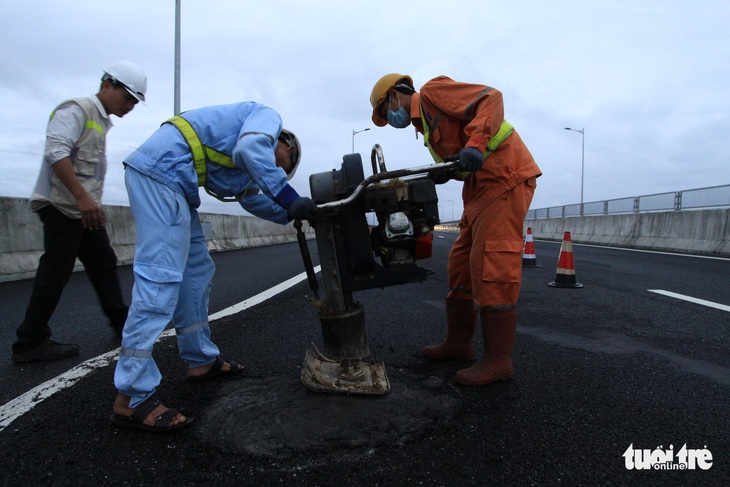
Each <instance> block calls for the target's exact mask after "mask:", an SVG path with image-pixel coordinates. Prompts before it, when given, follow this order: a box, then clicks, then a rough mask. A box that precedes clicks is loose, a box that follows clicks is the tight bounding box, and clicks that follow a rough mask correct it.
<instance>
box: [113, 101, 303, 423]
mask: <svg viewBox="0 0 730 487" xmlns="http://www.w3.org/2000/svg"><path fill="white" fill-rule="evenodd" d="M300 160H301V147H300V144H299V140H298V139H297V137H296V136H295V135H294V134H293V133H292V132H290V131H288V130H286V129H284V128H283V127H282V121H281V117H280V116H279V114H278V113H277V112H276V111H274V110H273V109H271V108H269V107H266V106H264V105H261V104H258V103H254V102H243V103H236V104H230V105H221V106H210V107H204V108H199V109H195V110H190V111H187V112H184V113H182V114H181V115H179V116H176V117H173V118H172V119H170V120H168V121H167V122H165V123H164V124H163V125H162V126H161V127H160V128H159V129H158V130H157V131H156V132H155V133H154V134H152V136H151V137H150V138H149V139H148V140H147V141H146V142H144V143H143V144H142V145H141V146H140V147H139V148H137V149H136V150H135V151H134V152H133V153H132V154H130V155H129V156H128V157H127V158H126V159H125V160H124V166H125V183H126V187H127V193H128V194H129V204H130V207H131V211H132V214H133V216H134V219H135V222H136V226H137V237H136V249H135V258H134V276H135V281H134V290H133V293H132V304H131V306H130V309H129V315H128V318H127V321H126V323H125V325H124V331H123V336H122V348H121V352H120V356H119V362H118V363H117V367H116V370H115V374H114V384H115V386H116V388H117V390H118V391H119V394H118V395H117V397H116V399H115V401H114V414H113V415H112V418H111V421H112V423H113V424H115V425H117V426H121V427H129V428H135V429H143V430H149V431H168V430H171V429H177V428H181V427H184V426H187V425H189V424H190V422H191V421H192V418H191V417H189V416H185V415H182V414H180V413H179V412H177V411H175V410H174V409H170V408H167V407H166V406H164V405H163V404H162V403H161V402H160V401H159V400H157V399H156V398H155V396H154V393H155V390H156V388H157V386H158V385H159V383H160V381H161V379H162V376H161V374H160V371H159V369H158V368H157V365H156V364H155V361H154V359H153V358H152V349H153V346H154V344H155V341H156V340H157V339H158V338H159V337H160V335H161V334H162V332H163V330H164V329H165V328H166V327H167V325H168V324H169V323H170V322H172V324H173V326H174V328H175V332H176V334H177V344H178V349H179V353H180V357H181V358H182V359H183V360H184V361H186V362H187V364H188V372H187V376H188V380H190V381H201V380H206V379H209V378H211V377H215V376H221V375H228V374H236V373H239V372H241V371H242V370H243V367H241V365H239V364H237V363H236V362H234V361H232V360H224V359H223V358H222V357H221V356H220V351H219V350H218V347H217V346H216V345H215V344H214V343H213V342H212V341H211V332H210V327H209V324H208V297H209V292H210V283H211V279H212V277H213V274H214V271H215V267H214V264H213V260H212V259H211V257H210V255H209V254H208V248H207V245H206V241H205V235H204V234H203V227H202V225H201V222H200V217H199V215H198V210H197V209H198V207H199V205H200V196H199V191H198V188H199V187H200V186H202V187H204V188H205V190H206V191H207V192H208V193H209V194H211V195H213V196H215V197H216V198H219V199H223V200H232V201H238V203H239V204H240V205H241V206H242V207H243V208H244V209H245V210H247V211H248V212H250V213H251V214H253V215H256V216H258V217H260V218H264V219H266V220H270V221H272V222H277V223H281V224H286V223H288V222H289V221H291V220H292V219H296V220H304V219H307V220H311V219H312V218H314V216H315V212H316V210H317V206H316V205H315V204H314V202H313V201H312V200H311V199H310V198H306V197H300V196H299V195H298V194H297V192H296V190H294V188H292V187H291V186H290V185H289V183H288V180H289V179H291V177H292V176H293V175H294V173H295V171H296V169H297V167H298V165H299V162H300Z"/></svg>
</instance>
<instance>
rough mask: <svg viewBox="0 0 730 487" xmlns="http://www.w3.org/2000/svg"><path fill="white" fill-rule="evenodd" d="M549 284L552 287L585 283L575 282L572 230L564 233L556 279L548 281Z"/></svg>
mask: <svg viewBox="0 0 730 487" xmlns="http://www.w3.org/2000/svg"><path fill="white" fill-rule="evenodd" d="M548 285H549V286H552V287H572V288H581V287H583V284H581V283H579V282H575V263H574V262H573V243H572V242H571V241H570V232H565V234H564V235H563V243H562V245H560V257H559V258H558V271H557V273H556V274H555V280H554V281H553V282H551V283H548Z"/></svg>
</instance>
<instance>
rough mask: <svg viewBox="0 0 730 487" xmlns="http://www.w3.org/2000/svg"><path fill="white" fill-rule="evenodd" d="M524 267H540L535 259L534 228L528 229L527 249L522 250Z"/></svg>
mask: <svg viewBox="0 0 730 487" xmlns="http://www.w3.org/2000/svg"><path fill="white" fill-rule="evenodd" d="M522 267H540V266H539V265H538V264H537V257H535V242H534V240H533V239H532V228H531V227H527V236H526V237H525V248H524V249H523V250H522Z"/></svg>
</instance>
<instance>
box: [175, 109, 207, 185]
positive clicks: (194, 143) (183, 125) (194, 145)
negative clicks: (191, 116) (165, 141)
mask: <svg viewBox="0 0 730 487" xmlns="http://www.w3.org/2000/svg"><path fill="white" fill-rule="evenodd" d="M165 123H171V124H173V125H174V126H175V127H177V129H178V130H179V131H180V133H181V134H182V136H183V137H184V138H185V142H187V143H188V146H189V147H190V152H191V153H192V154H193V165H194V166H195V172H196V173H197V174H198V186H204V185H205V180H206V175H207V170H206V167H205V149H204V148H203V144H202V143H201V142H200V139H199V138H198V134H196V133H195V129H194V128H193V126H192V125H190V122H188V121H187V120H185V119H184V118H183V117H180V116H176V117H172V118H171V119H169V120H167V121H166V122H165Z"/></svg>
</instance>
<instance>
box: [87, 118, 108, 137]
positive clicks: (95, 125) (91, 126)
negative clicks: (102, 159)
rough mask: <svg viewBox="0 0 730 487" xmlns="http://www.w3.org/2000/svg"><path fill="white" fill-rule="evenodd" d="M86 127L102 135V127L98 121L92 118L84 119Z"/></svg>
mask: <svg viewBox="0 0 730 487" xmlns="http://www.w3.org/2000/svg"><path fill="white" fill-rule="evenodd" d="M86 128H87V129H93V130H96V131H97V132H99V133H100V134H101V135H104V127H102V126H101V125H99V124H98V123H96V122H94V121H93V120H87V121H86Z"/></svg>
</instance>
